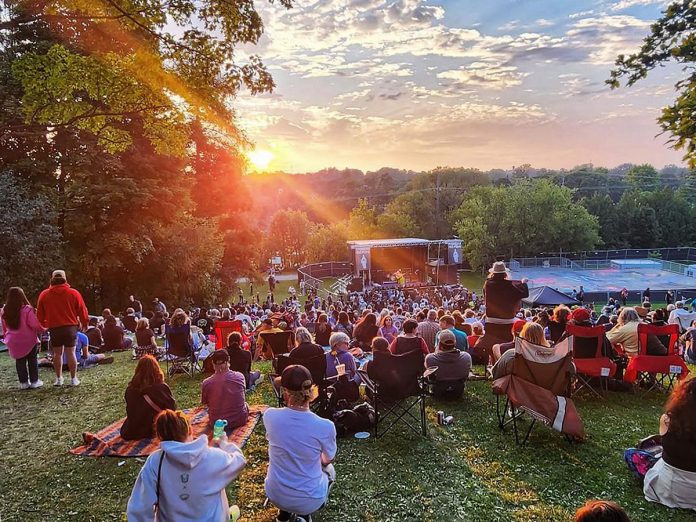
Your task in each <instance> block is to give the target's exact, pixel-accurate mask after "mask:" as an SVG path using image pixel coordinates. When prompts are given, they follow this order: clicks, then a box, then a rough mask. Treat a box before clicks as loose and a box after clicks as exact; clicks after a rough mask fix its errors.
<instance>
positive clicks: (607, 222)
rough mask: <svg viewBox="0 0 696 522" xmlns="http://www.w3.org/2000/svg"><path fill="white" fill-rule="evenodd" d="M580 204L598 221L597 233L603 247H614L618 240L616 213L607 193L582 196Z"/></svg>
mask: <svg viewBox="0 0 696 522" xmlns="http://www.w3.org/2000/svg"><path fill="white" fill-rule="evenodd" d="M580 204H581V205H582V206H583V207H585V208H586V209H587V211H588V212H589V213H590V214H592V215H593V216H595V217H596V218H597V222H598V223H599V235H600V237H601V239H602V244H603V246H604V247H605V248H614V247H616V246H617V244H618V242H619V240H618V237H617V234H618V229H617V227H618V215H617V211H616V205H615V204H614V202H613V201H612V199H611V197H609V195H608V194H594V195H593V196H590V197H587V198H582V199H581V200H580Z"/></svg>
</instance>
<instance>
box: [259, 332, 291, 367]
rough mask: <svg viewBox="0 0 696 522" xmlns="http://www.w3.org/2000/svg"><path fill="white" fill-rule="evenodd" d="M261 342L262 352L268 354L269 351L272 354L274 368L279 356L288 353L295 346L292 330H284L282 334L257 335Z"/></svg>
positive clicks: (264, 333)
mask: <svg viewBox="0 0 696 522" xmlns="http://www.w3.org/2000/svg"><path fill="white" fill-rule="evenodd" d="M259 335H260V336H261V340H262V342H263V351H264V352H266V353H268V352H269V351H270V352H271V353H272V354H273V361H274V366H275V360H276V359H277V358H278V356H279V355H282V354H284V353H288V352H289V351H290V350H292V348H293V346H295V332H293V331H292V330H286V331H282V332H261V333H259Z"/></svg>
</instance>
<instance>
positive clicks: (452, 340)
mask: <svg viewBox="0 0 696 522" xmlns="http://www.w3.org/2000/svg"><path fill="white" fill-rule="evenodd" d="M438 339H439V344H440V346H441V347H445V348H454V346H455V345H456V344H457V338H456V337H455V335H454V333H453V332H452V331H451V330H442V331H441V332H440V336H439V337H438Z"/></svg>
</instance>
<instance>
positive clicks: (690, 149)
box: [607, 0, 696, 167]
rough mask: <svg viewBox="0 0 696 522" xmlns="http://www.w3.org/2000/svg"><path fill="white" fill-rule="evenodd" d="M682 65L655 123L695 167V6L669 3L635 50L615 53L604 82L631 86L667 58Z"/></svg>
mask: <svg viewBox="0 0 696 522" xmlns="http://www.w3.org/2000/svg"><path fill="white" fill-rule="evenodd" d="M672 60H674V61H676V62H678V63H680V64H682V65H683V68H682V70H683V71H684V73H685V74H686V77H685V78H683V79H681V80H679V81H678V82H677V83H676V84H675V88H676V90H677V92H678V93H679V96H678V97H677V99H676V100H675V102H674V104H672V105H670V106H669V107H666V108H664V109H663V110H662V116H661V117H660V118H659V120H658V122H659V123H660V126H661V127H662V129H663V131H664V132H667V133H669V134H670V136H671V138H670V143H671V144H672V147H674V148H675V149H678V150H684V151H685V154H684V159H685V160H686V161H688V162H689V164H690V165H691V167H696V118H695V117H694V114H695V113H696V69H695V68H694V65H693V63H694V61H696V5H694V2H693V0H678V1H675V2H673V3H672V4H671V5H670V6H669V7H667V9H666V11H665V12H664V15H663V16H662V18H660V19H659V20H658V21H657V22H655V23H654V24H653V25H652V27H651V32H650V34H649V35H648V36H647V37H646V38H645V40H644V41H643V46H642V47H641V49H640V51H638V52H637V53H634V54H631V55H629V56H624V55H619V56H618V58H617V60H616V64H615V68H614V70H613V71H612V72H611V77H610V78H609V79H608V80H607V83H608V84H609V85H610V86H611V87H612V88H617V87H619V85H620V80H621V79H622V78H626V84H627V85H629V86H630V85H633V84H634V83H636V82H638V81H639V80H641V79H643V78H646V77H647V75H648V72H649V71H651V70H652V69H654V68H655V67H657V66H659V65H663V64H664V63H666V62H668V61H672Z"/></svg>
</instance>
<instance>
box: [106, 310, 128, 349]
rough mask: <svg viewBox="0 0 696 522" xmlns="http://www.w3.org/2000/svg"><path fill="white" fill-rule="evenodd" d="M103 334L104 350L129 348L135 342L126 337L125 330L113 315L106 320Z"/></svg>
mask: <svg viewBox="0 0 696 522" xmlns="http://www.w3.org/2000/svg"><path fill="white" fill-rule="evenodd" d="M102 335H103V336H104V351H107V352H121V351H124V350H129V349H130V347H131V346H132V344H133V340H132V339H129V338H128V337H126V335H125V331H124V330H123V328H122V327H121V326H119V325H118V323H117V321H116V318H115V317H114V316H113V315H110V316H108V317H107V318H106V319H105V320H104V328H102Z"/></svg>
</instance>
